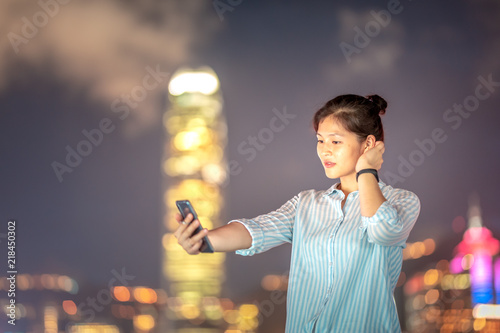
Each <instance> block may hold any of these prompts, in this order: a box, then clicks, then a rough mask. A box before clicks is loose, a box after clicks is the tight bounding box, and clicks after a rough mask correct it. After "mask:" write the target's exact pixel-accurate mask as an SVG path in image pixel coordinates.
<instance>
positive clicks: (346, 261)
mask: <svg viewBox="0 0 500 333" xmlns="http://www.w3.org/2000/svg"><path fill="white" fill-rule="evenodd" d="M339 184H340V183H336V184H335V185H333V186H332V187H330V189H328V190H326V191H316V190H309V191H303V192H301V193H299V194H298V195H296V196H295V197H294V198H292V199H291V200H289V201H288V202H286V203H285V204H284V205H283V206H282V207H281V208H279V209H278V210H276V211H273V212H271V213H269V214H264V215H260V216H258V217H256V218H253V219H239V220H232V221H230V222H229V223H233V222H239V223H242V224H243V225H244V226H245V227H246V228H247V229H248V231H249V232H250V234H251V236H252V245H251V247H250V248H248V249H245V250H238V251H236V253H237V254H241V255H246V256H249V255H254V254H256V253H261V252H264V251H267V250H269V249H271V248H273V247H276V246H278V245H280V244H283V243H285V242H288V243H292V255H291V262H290V276H289V283H288V292H287V318H286V332H289V333H299V332H300V333H302V332H304V333H305V332H308V333H309V332H315V333H323V332H325V333H326V332H328V333H329V332H343V333H347V332H356V333H368V332H370V333H371V332H401V328H400V325H399V320H398V315H397V311H396V304H395V302H394V297H393V293H394V288H395V286H396V283H397V281H398V278H399V274H400V272H401V264H402V249H403V248H404V247H405V246H406V245H405V244H406V239H407V238H408V235H409V233H410V231H411V229H412V228H413V225H414V224H415V221H416V220H417V217H418V215H419V213H420V201H419V199H418V197H417V196H416V195H415V194H414V193H412V192H410V191H406V190H402V189H396V188H393V187H391V186H388V185H386V184H384V183H383V182H379V187H380V189H381V191H382V194H383V195H384V197H385V198H386V199H387V201H385V202H384V203H382V205H381V206H380V207H379V208H378V210H377V212H376V213H375V215H373V216H372V217H365V216H361V212H360V207H359V192H358V191H355V192H352V193H350V194H349V195H348V196H347V199H346V202H345V204H344V207H343V208H341V201H342V200H343V199H344V198H345V195H344V193H343V192H342V191H341V190H339V189H338V186H339Z"/></svg>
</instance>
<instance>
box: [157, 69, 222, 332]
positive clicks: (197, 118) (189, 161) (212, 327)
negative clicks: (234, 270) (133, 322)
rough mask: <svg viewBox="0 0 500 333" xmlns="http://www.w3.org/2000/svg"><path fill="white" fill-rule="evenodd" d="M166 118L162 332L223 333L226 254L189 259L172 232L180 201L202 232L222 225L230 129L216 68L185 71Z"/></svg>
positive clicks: (176, 79)
mask: <svg viewBox="0 0 500 333" xmlns="http://www.w3.org/2000/svg"><path fill="white" fill-rule="evenodd" d="M169 100H170V108H169V109H168V110H167V112H166V113H165V114H164V117H163V124H164V128H165V131H166V141H165V146H164V152H163V162H162V163H163V174H164V185H163V189H164V196H163V202H164V205H163V206H164V208H165V209H164V218H163V224H164V227H165V234H164V235H163V238H162V245H163V254H164V255H163V258H162V260H163V263H162V275H163V281H164V288H165V290H166V291H167V307H166V308H165V313H164V316H163V319H164V320H163V321H164V322H163V325H162V326H163V327H162V328H161V329H162V331H168V332H183V333H188V332H222V329H221V327H223V326H224V320H223V318H222V317H223V310H222V307H221V303H220V299H219V297H220V294H221V287H222V283H223V282H224V279H225V271H224V260H225V254H223V253H213V254H200V255H194V256H191V255H188V254H186V253H185V252H184V250H183V249H182V248H181V247H180V246H179V245H178V243H177V239H176V238H175V236H174V235H173V232H174V231H175V230H176V229H177V227H178V224H177V221H176V220H175V218H174V215H175V213H177V208H176V205H175V201H176V200H184V199H187V200H190V201H191V203H192V204H193V207H194V209H195V210H196V212H197V214H198V217H199V220H200V222H201V224H202V225H203V227H204V228H208V229H212V228H214V227H217V226H219V225H220V224H221V223H222V212H223V207H224V194H223V192H224V190H223V189H224V185H225V183H226V181H227V176H228V175H227V167H226V164H227V163H226V158H225V153H224V151H225V146H226V141H227V125H226V120H225V117H224V115H223V112H222V98H221V95H220V91H219V80H218V78H217V76H216V75H215V73H214V72H213V70H212V69H210V68H207V67H205V68H199V69H181V70H179V71H177V72H176V73H175V74H174V75H173V76H172V79H171V81H170V84H169Z"/></svg>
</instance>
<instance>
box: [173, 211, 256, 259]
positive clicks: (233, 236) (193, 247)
mask: <svg viewBox="0 0 500 333" xmlns="http://www.w3.org/2000/svg"><path fill="white" fill-rule="evenodd" d="M175 219H176V220H177V222H179V227H178V228H177V230H176V231H175V232H174V236H175V237H176V238H177V242H178V243H179V244H180V245H181V246H182V248H183V249H184V250H185V251H186V252H187V253H189V254H199V253H200V247H201V244H202V238H203V237H205V236H207V235H208V239H209V240H210V243H212V246H213V247H214V250H215V251H216V252H232V251H236V250H242V249H248V248H249V247H250V246H251V245H252V237H251V236H250V233H249V232H248V230H247V229H246V228H245V226H244V225H242V224H241V223H230V224H226V225H224V226H222V227H219V228H216V229H213V230H210V231H209V230H207V229H203V230H202V231H201V232H199V233H197V234H196V235H194V236H192V237H191V235H192V234H193V232H194V230H195V229H196V228H197V227H198V225H199V223H200V222H199V221H198V220H195V221H193V223H190V222H191V221H192V220H193V216H192V215H191V214H189V215H188V216H187V217H186V219H185V220H184V221H183V220H182V216H181V214H179V213H177V214H176V215H175ZM183 222H184V223H183Z"/></svg>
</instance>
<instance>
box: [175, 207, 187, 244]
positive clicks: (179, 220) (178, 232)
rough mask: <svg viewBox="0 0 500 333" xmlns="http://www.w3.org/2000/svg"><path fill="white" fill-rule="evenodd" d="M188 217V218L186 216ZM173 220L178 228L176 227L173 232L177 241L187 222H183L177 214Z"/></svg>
mask: <svg viewBox="0 0 500 333" xmlns="http://www.w3.org/2000/svg"><path fill="white" fill-rule="evenodd" d="M188 217H189V216H188ZM175 219H176V220H177V222H178V223H179V226H178V227H177V229H176V230H175V232H174V236H175V237H176V238H177V239H179V238H180V236H181V234H182V233H183V232H184V230H185V229H186V228H187V226H188V224H189V223H188V222H186V220H183V218H182V215H181V214H179V213H177V214H175Z"/></svg>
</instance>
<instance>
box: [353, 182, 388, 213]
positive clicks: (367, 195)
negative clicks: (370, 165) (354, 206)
mask: <svg viewBox="0 0 500 333" xmlns="http://www.w3.org/2000/svg"><path fill="white" fill-rule="evenodd" d="M358 190H359V202H360V203H359V204H360V208H361V215H362V216H366V217H371V216H373V215H375V213H376V212H377V210H378V208H379V207H380V205H382V204H383V203H384V201H386V199H385V197H384V195H383V194H382V191H381V190H380V187H379V186H378V182H377V179H376V178H375V177H374V176H373V175H372V174H370V173H362V174H360V175H359V177H358Z"/></svg>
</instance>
